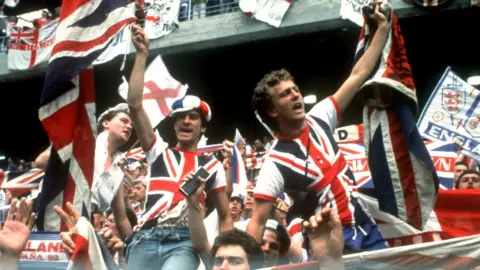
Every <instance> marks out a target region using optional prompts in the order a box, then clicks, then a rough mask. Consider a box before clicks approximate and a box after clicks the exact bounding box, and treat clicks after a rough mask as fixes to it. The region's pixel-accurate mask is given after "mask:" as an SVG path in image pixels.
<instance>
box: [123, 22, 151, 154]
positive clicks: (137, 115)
mask: <svg viewBox="0 0 480 270" xmlns="http://www.w3.org/2000/svg"><path fill="white" fill-rule="evenodd" d="M132 42H133V45H134V46H135V49H136V50H137V54H136V56H135V62H134V64H133V70H132V73H131V75H130V82H129V89H128V95H127V102H128V107H129V108H130V113H131V116H132V122H133V126H134V127H135V131H136V132H137V135H138V140H139V141H140V144H141V145H142V148H143V150H144V151H146V152H147V151H149V150H150V149H151V148H152V145H153V144H154V142H155V133H154V132H153V128H152V125H151V123H150V120H149V119H148V116H147V113H146V112H145V109H144V108H143V104H142V102H143V99H142V96H143V87H144V77H145V68H146V65H147V58H148V47H149V43H150V42H149V40H148V37H147V35H146V34H145V32H144V31H143V29H142V28H141V27H140V26H139V25H133V26H132Z"/></svg>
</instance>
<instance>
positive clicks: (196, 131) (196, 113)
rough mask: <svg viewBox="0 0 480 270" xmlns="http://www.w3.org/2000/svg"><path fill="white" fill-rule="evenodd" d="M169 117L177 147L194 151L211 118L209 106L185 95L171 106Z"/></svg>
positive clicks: (196, 98) (194, 97)
mask: <svg viewBox="0 0 480 270" xmlns="http://www.w3.org/2000/svg"><path fill="white" fill-rule="evenodd" d="M170 116H171V117H173V118H174V124H173V127H174V129H175V135H176V137H177V142H178V146H179V147H180V148H182V149H186V148H191V147H194V148H195V150H196V146H197V144H198V141H199V140H200V138H201V136H202V134H204V133H205V131H207V123H208V122H209V121H210V119H211V118H212V113H211V110H210V106H208V104H207V103H206V102H204V101H202V100H200V99H199V98H198V97H196V96H189V95H187V96H185V97H183V98H182V99H179V100H176V101H175V102H174V103H173V104H172V112H171V114H170Z"/></svg>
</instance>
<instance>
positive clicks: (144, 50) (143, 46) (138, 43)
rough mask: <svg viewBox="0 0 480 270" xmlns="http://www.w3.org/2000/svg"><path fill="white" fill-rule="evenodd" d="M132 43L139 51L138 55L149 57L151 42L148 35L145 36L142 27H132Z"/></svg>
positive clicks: (135, 25)
mask: <svg viewBox="0 0 480 270" xmlns="http://www.w3.org/2000/svg"><path fill="white" fill-rule="evenodd" d="M132 42H133V45H134V46H135V49H136V50H137V55H142V56H145V57H147V56H148V47H149V45H150V41H149V39H148V37H147V34H145V32H144V31H143V29H142V27H140V25H138V24H134V25H133V26H132Z"/></svg>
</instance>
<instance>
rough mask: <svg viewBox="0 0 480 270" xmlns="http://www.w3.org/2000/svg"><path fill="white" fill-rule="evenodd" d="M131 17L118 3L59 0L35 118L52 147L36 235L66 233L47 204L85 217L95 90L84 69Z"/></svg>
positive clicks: (89, 73) (91, 163)
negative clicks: (71, 209) (70, 206)
mask: <svg viewBox="0 0 480 270" xmlns="http://www.w3.org/2000/svg"><path fill="white" fill-rule="evenodd" d="M134 20H135V17H134V16H133V13H132V11H131V10H129V9H127V8H126V7H125V4H124V1H122V0H89V1H87V0H70V1H63V3H62V9H61V12H60V19H59V24H58V28H57V33H56V37H55V43H54V46H53V49H52V55H51V57H50V62H49V66H48V71H47V74H46V78H45V83H44V87H43V91H42V95H41V101H40V109H39V118H40V120H41V122H42V125H43V127H44V129H45V131H46V132H47V135H48V137H49V138H50V141H51V143H52V145H53V147H52V151H51V154H50V159H49V162H48V165H47V170H46V174H45V179H44V183H43V190H42V193H41V195H40V197H39V199H38V201H37V207H38V210H39V215H38V219H37V221H38V222H37V226H38V228H39V230H47V231H58V230H60V229H62V230H66V229H67V228H66V227H65V226H64V224H61V221H60V218H59V216H58V215H57V214H56V213H55V212H54V211H53V209H52V207H53V205H61V206H62V208H63V206H65V204H66V203H67V202H71V203H72V204H73V205H74V206H75V208H76V209H77V210H78V211H79V212H81V213H82V215H84V216H89V213H90V197H91V194H90V190H91V186H92V181H93V170H94V168H93V166H94V153H95V134H96V128H95V126H96V119H95V89H94V78H93V70H92V69H88V67H89V66H90V65H91V64H92V63H93V61H94V60H95V59H96V58H97V57H98V56H99V55H100V54H101V53H102V51H103V50H104V48H105V47H106V46H107V45H108V44H109V42H110V41H111V39H112V38H113V37H114V36H115V35H116V34H117V33H118V32H119V31H121V30H122V29H123V28H124V27H125V26H126V25H127V24H129V23H131V22H133V21H134Z"/></svg>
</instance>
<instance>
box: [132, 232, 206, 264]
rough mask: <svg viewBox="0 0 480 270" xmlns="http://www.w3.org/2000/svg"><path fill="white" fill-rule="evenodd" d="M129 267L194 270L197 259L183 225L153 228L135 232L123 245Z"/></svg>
mask: <svg viewBox="0 0 480 270" xmlns="http://www.w3.org/2000/svg"><path fill="white" fill-rule="evenodd" d="M126 259H127V264H128V269H129V270H136V269H139V270H149V269H166V270H180V269H182V270H183V269H185V270H189V269H191V270H197V268H198V265H199V263H200V259H199V257H198V255H197V252H196V251H195V250H194V249H193V247H192V241H191V240H190V234H189V232H188V228H186V227H165V228H160V227H155V228H152V229H148V230H141V231H139V232H136V233H135V234H134V235H133V237H132V240H131V241H130V244H128V246H127V253H126Z"/></svg>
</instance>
